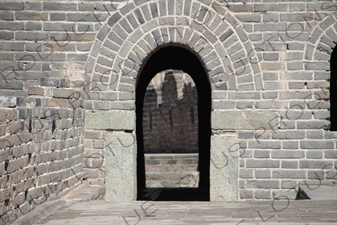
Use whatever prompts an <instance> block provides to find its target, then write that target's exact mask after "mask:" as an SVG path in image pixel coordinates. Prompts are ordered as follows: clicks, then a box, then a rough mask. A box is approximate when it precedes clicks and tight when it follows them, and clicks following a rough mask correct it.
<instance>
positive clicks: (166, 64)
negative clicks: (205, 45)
mask: <svg viewBox="0 0 337 225" xmlns="http://www.w3.org/2000/svg"><path fill="white" fill-rule="evenodd" d="M144 61H145V62H146V63H144V64H143V65H142V67H141V69H140V71H139V75H138V76H137V77H138V78H139V79H138V82H137V90H136V116H137V125H136V126H137V127H136V133H137V178H138V180H137V190H138V192H137V193H138V197H137V198H138V199H142V200H144V198H143V197H142V196H143V195H144V192H143V190H144V189H145V167H144V145H143V121H142V118H143V117H142V110H143V99H144V94H145V90H146V87H147V85H148V83H149V82H150V81H151V79H152V78H153V76H154V75H155V74H157V73H158V72H160V71H163V70H165V69H177V70H183V71H184V72H186V73H188V74H190V75H191V77H192V79H193V81H194V82H195V84H196V88H197V93H198V117H199V119H198V121H199V126H198V131H199V132H198V140H199V141H198V143H199V146H198V148H199V171H200V182H199V188H198V189H199V192H196V191H195V190H192V189H191V190H187V189H184V191H185V192H184V194H181V195H177V192H176V191H177V190H173V191H174V193H175V194H173V193H172V195H171V194H169V193H165V194H166V195H167V196H171V197H169V198H170V200H187V199H189V200H193V199H194V200H196V199H197V200H209V166H210V136H211V124H210V122H211V121H210V116H211V87H210V83H209V80H208V76H207V73H206V71H205V69H204V67H203V66H202V64H201V61H200V60H199V59H198V57H197V54H196V53H195V52H192V50H191V49H188V46H184V45H178V44H166V45H161V46H160V47H159V49H155V50H154V53H153V54H150V55H149V57H148V59H146V60H144ZM180 191H182V190H180ZM166 192H168V190H166ZM190 192H193V195H191V193H190ZM145 193H146V192H145Z"/></svg>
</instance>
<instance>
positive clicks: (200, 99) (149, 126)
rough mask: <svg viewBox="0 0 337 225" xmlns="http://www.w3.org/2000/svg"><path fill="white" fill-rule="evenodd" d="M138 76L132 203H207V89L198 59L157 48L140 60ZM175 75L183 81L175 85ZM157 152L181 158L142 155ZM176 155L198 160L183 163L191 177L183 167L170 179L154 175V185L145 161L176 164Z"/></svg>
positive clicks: (180, 48) (185, 52) (173, 48)
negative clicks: (135, 177)
mask: <svg viewBox="0 0 337 225" xmlns="http://www.w3.org/2000/svg"><path fill="white" fill-rule="evenodd" d="M138 75H139V76H138V80H137V86H136V135H137V200H154V201H156V200H157V201H209V184H210V181H209V166H210V136H211V123H210V116H211V87H210V83H209V80H208V78H207V73H206V71H205V68H204V67H203V65H202V63H201V60H200V59H199V57H198V56H197V54H196V53H194V52H193V51H192V50H191V49H188V48H186V47H185V46H177V45H174V46H172V45H166V46H161V47H160V48H159V49H157V50H156V51H155V52H153V53H152V54H150V55H149V56H148V57H147V58H146V59H145V60H144V62H143V65H142V67H141V69H140V72H139V74H138ZM179 76H180V77H183V78H184V79H182V80H183V82H182V83H181V84H178V83H177V80H179V79H178V78H179ZM156 82H157V83H156ZM179 82H181V81H179ZM159 83H161V85H162V86H160V88H158V87H155V86H156V85H157V86H158V84H159ZM179 85H180V87H179ZM187 96H188V97H187ZM179 97H180V98H179ZM177 103H178V104H177ZM182 103H185V104H182ZM165 151H166V152H165ZM158 153H161V154H166V156H167V157H169V155H167V154H172V153H175V154H181V155H180V156H179V155H176V157H177V158H176V159H173V158H172V159H170V160H167V159H168V158H166V161H165V159H162V160H152V162H151V160H150V159H151V155H150V156H149V157H148V156H146V155H148V154H158ZM182 154H194V155H195V156H198V157H194V159H195V160H193V159H190V160H189V159H186V161H185V162H188V163H189V164H192V166H191V167H192V168H190V169H192V170H193V172H192V173H191V171H188V170H189V169H187V168H188V165H184V166H181V167H180V170H177V171H176V172H175V174H174V175H172V174H171V176H173V177H176V178H175V179H171V180H170V179H168V180H165V179H161V178H160V176H161V175H158V174H157V175H158V176H157V178H158V179H157V181H155V179H152V180H151V178H150V177H149V174H147V175H146V172H147V171H146V169H147V170H149V168H150V167H151V166H150V165H146V163H145V162H150V163H152V164H153V165H154V164H155V163H157V164H159V163H162V162H164V161H165V162H166V163H171V164H174V163H175V164H179V163H178V161H179V160H177V159H181V160H180V161H179V162H184V159H183V157H182V156H183V155H182ZM145 156H146V157H145ZM157 156H158V155H157ZM179 157H180V158H179ZM153 158H155V157H153ZM157 159H158V158H157ZM193 163H194V167H196V168H193ZM152 167H155V166H152ZM157 168H160V169H159V170H164V169H163V167H157ZM171 168H172V165H171ZM152 169H153V168H152ZM159 172H160V171H159ZM152 178H154V177H152ZM171 178H172V177H171ZM160 179H161V180H160ZM158 180H159V181H158ZM172 180H173V181H172Z"/></svg>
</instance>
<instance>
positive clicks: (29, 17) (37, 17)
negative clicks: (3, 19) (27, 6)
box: [15, 12, 48, 21]
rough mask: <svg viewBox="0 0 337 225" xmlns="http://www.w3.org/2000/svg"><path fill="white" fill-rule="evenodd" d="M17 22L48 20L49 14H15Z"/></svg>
mask: <svg viewBox="0 0 337 225" xmlns="http://www.w3.org/2000/svg"><path fill="white" fill-rule="evenodd" d="M15 18H16V19H17V20H44V21H46V20H48V13H37V12H15Z"/></svg>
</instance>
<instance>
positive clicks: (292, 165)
mask: <svg viewBox="0 0 337 225" xmlns="http://www.w3.org/2000/svg"><path fill="white" fill-rule="evenodd" d="M281 167H282V168H285V169H297V168H298V161H293V160H282V162H281Z"/></svg>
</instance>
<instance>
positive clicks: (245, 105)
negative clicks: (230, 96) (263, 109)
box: [236, 102, 254, 109]
mask: <svg viewBox="0 0 337 225" xmlns="http://www.w3.org/2000/svg"><path fill="white" fill-rule="evenodd" d="M253 105H254V104H253V103H252V102H237V103H236V108H237V109H252V108H253Z"/></svg>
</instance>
